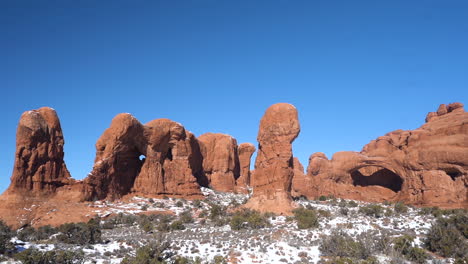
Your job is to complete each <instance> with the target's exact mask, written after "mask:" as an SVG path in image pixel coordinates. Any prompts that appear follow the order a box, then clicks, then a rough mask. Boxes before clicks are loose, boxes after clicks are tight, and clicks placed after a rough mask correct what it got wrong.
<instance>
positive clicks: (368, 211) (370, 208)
mask: <svg viewBox="0 0 468 264" xmlns="http://www.w3.org/2000/svg"><path fill="white" fill-rule="evenodd" d="M359 212H360V213H363V214H365V215H367V216H373V217H376V218H380V217H382V216H383V214H384V208H383V207H382V206H380V205H378V204H369V205H366V206H363V207H360V208H359Z"/></svg>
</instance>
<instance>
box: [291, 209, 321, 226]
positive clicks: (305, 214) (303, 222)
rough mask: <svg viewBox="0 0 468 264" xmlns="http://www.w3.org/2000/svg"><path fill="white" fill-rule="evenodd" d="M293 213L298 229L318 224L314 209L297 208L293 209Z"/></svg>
mask: <svg viewBox="0 0 468 264" xmlns="http://www.w3.org/2000/svg"><path fill="white" fill-rule="evenodd" d="M293 213H294V219H295V220H296V221H297V227H298V228H299V229H308V228H313V227H318V226H319V221H318V216H317V212H316V211H315V210H311V209H305V208H298V209H295V210H294V211H293Z"/></svg>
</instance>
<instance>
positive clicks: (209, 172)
mask: <svg viewBox="0 0 468 264" xmlns="http://www.w3.org/2000/svg"><path fill="white" fill-rule="evenodd" d="M198 141H199V142H200V149H201V153H202V156H203V170H204V172H205V175H206V178H207V179H208V183H209V186H210V187H211V188H213V189H214V190H217V191H221V192H233V191H234V189H235V186H236V179H237V178H239V174H240V167H239V156H238V154H237V151H238V150H237V141H236V139H234V138H233V137H231V136H229V135H225V134H219V133H206V134H203V135H201V136H200V137H198Z"/></svg>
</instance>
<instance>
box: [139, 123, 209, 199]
mask: <svg viewBox="0 0 468 264" xmlns="http://www.w3.org/2000/svg"><path fill="white" fill-rule="evenodd" d="M145 139H146V142H147V144H146V146H145V149H144V150H143V155H145V159H144V161H143V166H142V168H141V171H140V173H139V175H138V176H137V178H136V180H135V185H134V187H133V191H134V192H136V193H141V194H145V195H176V196H201V191H200V187H199V185H198V183H197V176H199V177H201V174H202V168H201V153H200V149H199V146H198V143H197V140H196V138H195V136H194V135H193V134H192V133H191V132H189V131H186V130H185V128H184V127H183V126H182V125H181V124H179V123H177V122H174V121H171V120H169V119H156V120H153V121H151V122H149V123H147V124H146V125H145Z"/></svg>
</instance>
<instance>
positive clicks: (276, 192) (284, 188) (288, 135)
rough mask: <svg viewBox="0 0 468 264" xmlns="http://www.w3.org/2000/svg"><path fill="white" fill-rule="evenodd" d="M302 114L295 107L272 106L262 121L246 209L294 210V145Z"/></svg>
mask: <svg viewBox="0 0 468 264" xmlns="http://www.w3.org/2000/svg"><path fill="white" fill-rule="evenodd" d="M299 132H300V126H299V120H298V113H297V110H296V108H295V107H294V106H293V105H290V104H286V103H279V104H274V105H272V106H270V107H269V108H268V109H267V110H266V112H265V114H264V116H263V117H262V119H261V121H260V128H259V131H258V136H257V140H258V143H259V147H258V153H257V158H256V160H255V171H254V173H253V175H252V178H251V185H252V188H253V195H252V197H251V198H250V199H249V201H248V202H247V204H246V207H248V208H252V209H257V210H260V211H263V212H265V211H269V212H274V213H278V214H288V213H290V212H291V210H292V204H291V203H292V198H291V181H292V177H293V175H294V170H293V155H292V145H291V144H292V142H293V141H294V139H295V138H296V137H297V136H298V135H299Z"/></svg>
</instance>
